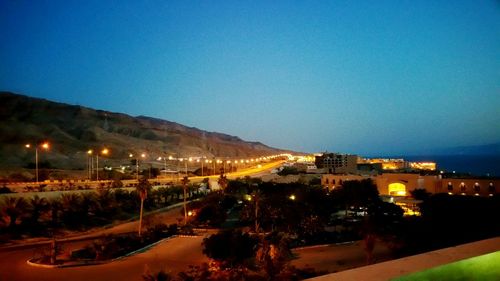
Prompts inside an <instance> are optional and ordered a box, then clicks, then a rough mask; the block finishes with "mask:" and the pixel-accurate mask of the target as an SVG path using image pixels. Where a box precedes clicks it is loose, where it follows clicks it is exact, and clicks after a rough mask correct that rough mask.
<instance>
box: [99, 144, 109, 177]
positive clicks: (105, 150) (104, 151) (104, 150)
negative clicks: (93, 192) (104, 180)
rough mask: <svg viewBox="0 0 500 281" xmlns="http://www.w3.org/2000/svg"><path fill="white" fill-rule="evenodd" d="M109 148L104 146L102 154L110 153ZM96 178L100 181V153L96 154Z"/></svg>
mask: <svg viewBox="0 0 500 281" xmlns="http://www.w3.org/2000/svg"><path fill="white" fill-rule="evenodd" d="M108 153H109V149H107V148H104V149H103V150H101V154H102V155H108ZM96 180H97V181H99V153H97V154H96Z"/></svg>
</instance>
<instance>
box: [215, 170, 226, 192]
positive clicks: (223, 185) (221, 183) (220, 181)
mask: <svg viewBox="0 0 500 281" xmlns="http://www.w3.org/2000/svg"><path fill="white" fill-rule="evenodd" d="M217 183H218V184H219V186H220V187H221V189H222V190H225V189H226V187H227V178H226V175H224V171H221V173H220V176H219V179H218V180H217Z"/></svg>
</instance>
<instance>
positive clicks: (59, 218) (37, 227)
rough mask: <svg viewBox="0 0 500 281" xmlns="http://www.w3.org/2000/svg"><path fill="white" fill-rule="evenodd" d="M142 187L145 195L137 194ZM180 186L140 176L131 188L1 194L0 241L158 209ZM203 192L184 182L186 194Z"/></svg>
mask: <svg viewBox="0 0 500 281" xmlns="http://www.w3.org/2000/svg"><path fill="white" fill-rule="evenodd" d="M141 190H144V191H145V192H146V194H147V196H145V197H142V196H141ZM183 192H184V190H183V187H182V186H172V187H158V188H153V187H152V186H151V184H150V183H149V182H148V181H147V180H141V181H140V184H139V185H138V186H137V187H135V188H120V187H116V188H112V187H109V188H108V187H104V188H98V189H96V190H90V191H72V192H64V193H62V194H56V196H52V197H40V196H38V195H34V196H32V197H24V196H22V195H23V194H20V196H17V194H13V195H11V194H4V195H2V196H1V198H0V215H1V219H0V233H1V235H0V243H5V242H8V241H10V240H16V239H24V238H30V237H49V238H52V237H53V236H63V235H64V234H65V233H67V232H82V231H87V230H89V229H91V228H94V227H103V226H107V225H110V224H116V223H119V222H125V221H129V220H134V219H137V218H138V215H139V213H140V209H141V205H143V208H144V210H145V211H153V210H159V209H161V208H165V207H168V206H171V205H173V204H176V203H179V202H182V201H183V198H182V196H183ZM202 196H204V193H203V192H201V191H200V190H199V188H198V187H197V186H194V185H187V187H186V197H187V199H188V200H193V199H196V198H199V197H202Z"/></svg>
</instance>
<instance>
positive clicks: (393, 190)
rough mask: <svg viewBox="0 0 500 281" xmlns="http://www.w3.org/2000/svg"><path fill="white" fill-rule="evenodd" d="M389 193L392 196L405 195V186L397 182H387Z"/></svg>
mask: <svg viewBox="0 0 500 281" xmlns="http://www.w3.org/2000/svg"><path fill="white" fill-rule="evenodd" d="M389 194H390V195H392V196H406V186H405V185H404V184H402V183H399V182H395V183H391V184H389Z"/></svg>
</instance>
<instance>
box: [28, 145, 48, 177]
mask: <svg viewBox="0 0 500 281" xmlns="http://www.w3.org/2000/svg"><path fill="white" fill-rule="evenodd" d="M38 146H39V144H36V145H35V175H36V176H35V177H36V183H38ZM40 146H41V147H42V148H43V149H45V150H48V149H49V143H48V142H43V143H41V144H40ZM25 147H26V148H31V144H29V143H28V144H26V145H25Z"/></svg>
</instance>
